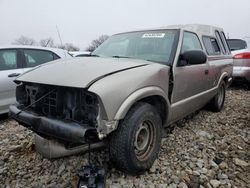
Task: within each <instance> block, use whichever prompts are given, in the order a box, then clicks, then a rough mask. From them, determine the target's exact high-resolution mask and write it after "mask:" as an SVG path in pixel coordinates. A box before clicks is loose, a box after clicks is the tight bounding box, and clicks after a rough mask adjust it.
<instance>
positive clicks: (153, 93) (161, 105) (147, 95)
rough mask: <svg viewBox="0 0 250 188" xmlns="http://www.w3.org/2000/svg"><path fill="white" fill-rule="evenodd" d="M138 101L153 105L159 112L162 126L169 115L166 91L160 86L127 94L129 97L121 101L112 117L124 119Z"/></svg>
mask: <svg viewBox="0 0 250 188" xmlns="http://www.w3.org/2000/svg"><path fill="white" fill-rule="evenodd" d="M138 102H145V103H148V104H151V105H152V106H154V107H155V108H156V110H157V111H158V112H159V114H160V116H161V119H162V125H163V126H164V124H165V123H166V122H167V119H168V116H169V111H170V103H169V100H168V98H167V95H166V93H165V92H164V91H163V90H162V89H161V88H159V87H155V86H152V87H146V88H142V89H139V90H137V91H135V92H134V93H132V94H131V95H129V97H127V98H126V99H125V100H124V101H123V103H122V105H121V106H120V108H119V109H118V111H117V113H116V115H115V118H114V119H115V120H121V119H124V117H125V116H126V114H127V113H128V111H129V110H130V109H131V108H132V107H133V106H134V105H136V103H138Z"/></svg>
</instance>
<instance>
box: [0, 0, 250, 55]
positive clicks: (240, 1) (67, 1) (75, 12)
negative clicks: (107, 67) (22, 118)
mask: <svg viewBox="0 0 250 188" xmlns="http://www.w3.org/2000/svg"><path fill="white" fill-rule="evenodd" d="M188 23H200V24H209V25H215V26H219V27H223V28H224V30H225V33H229V36H230V38H242V37H245V36H250V0H0V45H4V44H11V42H13V41H14V40H15V39H17V38H19V37H20V36H21V35H24V36H27V37H30V38H33V39H35V40H37V41H39V40H40V39H44V38H47V37H52V38H53V39H54V41H55V43H59V38H58V34H57V31H56V25H57V26H58V28H59V30H60V34H61V37H62V41H63V43H73V44H74V45H76V46H78V47H80V48H81V49H82V50H84V49H85V48H86V47H87V46H88V44H89V43H90V42H91V40H93V39H95V38H97V37H98V36H100V35H102V34H108V35H111V34H115V33H117V32H123V31H129V30H134V29H145V28H152V27H161V26H167V25H173V24H174V25H175V24H188Z"/></svg>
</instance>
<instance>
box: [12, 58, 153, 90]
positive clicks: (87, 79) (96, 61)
mask: <svg viewBox="0 0 250 188" xmlns="http://www.w3.org/2000/svg"><path fill="white" fill-rule="evenodd" d="M147 64H150V62H147V61H143V60H135V59H124V58H100V57H77V58H72V59H66V60H65V59H64V60H56V61H53V62H51V63H47V64H44V65H41V66H38V67H35V68H34V69H32V70H31V71H27V72H26V73H24V74H22V75H21V76H19V77H18V78H17V79H16V81H24V82H32V83H39V84H48V85H58V86H65V87H78V88H86V87H88V86H90V85H91V84H92V83H93V82H95V81H97V80H99V79H101V78H103V77H105V76H108V75H110V74H114V73H116V72H120V71H125V70H127V69H131V68H136V67H140V66H145V65H147Z"/></svg>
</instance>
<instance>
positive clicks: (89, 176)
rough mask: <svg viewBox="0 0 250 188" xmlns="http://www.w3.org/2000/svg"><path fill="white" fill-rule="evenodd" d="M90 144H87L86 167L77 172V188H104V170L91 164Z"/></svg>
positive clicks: (102, 167)
mask: <svg viewBox="0 0 250 188" xmlns="http://www.w3.org/2000/svg"><path fill="white" fill-rule="evenodd" d="M90 144H91V143H90V142H88V163H89V164H88V165H85V166H82V167H81V168H80V170H79V171H78V174H77V175H78V178H79V180H78V186H77V187H78V188H105V187H106V170H105V168H104V166H101V165H100V166H98V165H95V164H93V163H91V150H90Z"/></svg>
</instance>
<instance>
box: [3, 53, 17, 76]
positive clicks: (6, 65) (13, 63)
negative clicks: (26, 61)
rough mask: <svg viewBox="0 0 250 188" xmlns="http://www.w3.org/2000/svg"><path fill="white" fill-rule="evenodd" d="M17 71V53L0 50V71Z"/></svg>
mask: <svg viewBox="0 0 250 188" xmlns="http://www.w3.org/2000/svg"><path fill="white" fill-rule="evenodd" d="M10 69H17V51H16V50H0V71H1V70H10Z"/></svg>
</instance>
